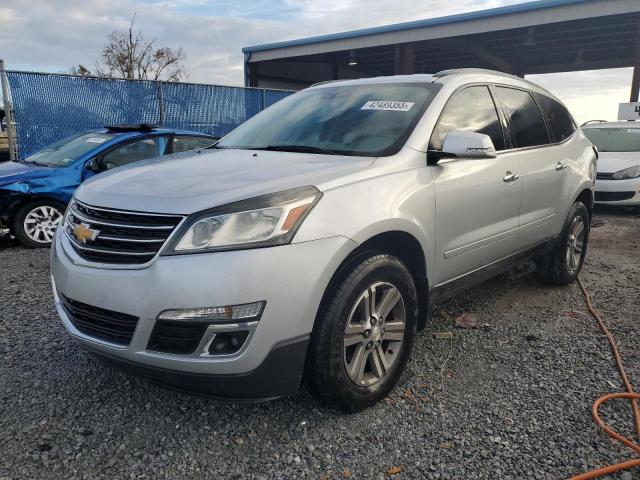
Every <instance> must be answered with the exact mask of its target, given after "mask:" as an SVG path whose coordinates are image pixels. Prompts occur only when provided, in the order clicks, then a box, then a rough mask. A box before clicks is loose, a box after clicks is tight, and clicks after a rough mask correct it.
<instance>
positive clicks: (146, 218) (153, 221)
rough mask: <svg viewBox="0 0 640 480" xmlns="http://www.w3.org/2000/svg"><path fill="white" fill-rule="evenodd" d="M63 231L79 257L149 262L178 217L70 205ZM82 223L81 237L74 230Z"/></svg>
mask: <svg viewBox="0 0 640 480" xmlns="http://www.w3.org/2000/svg"><path fill="white" fill-rule="evenodd" d="M69 208H70V210H69V215H68V217H67V225H66V228H65V231H66V233H67V237H68V238H69V240H70V242H71V244H72V246H73V248H74V250H75V251H76V252H77V253H78V255H80V256H81V257H82V258H84V259H86V260H90V261H93V262H97V263H114V264H126V265H141V264H144V263H147V262H149V261H150V260H151V259H153V257H155V255H156V254H157V253H158V251H159V250H160V248H162V246H163V245H164V243H165V242H166V240H167V238H169V235H171V233H172V232H173V230H174V229H175V228H176V226H177V225H178V224H179V223H180V221H181V220H182V218H183V217H182V216H180V215H165V214H154V213H142V212H129V211H123V210H112V209H105V208H99V207H91V206H89V205H85V204H83V203H80V202H78V201H75V200H74V201H73V202H72V203H71V205H70V207H69ZM79 226H82V229H83V230H84V232H83V231H80V232H79V233H85V234H86V235H85V238H84V239H83V238H78V236H77V235H76V233H74V229H75V228H76V227H79Z"/></svg>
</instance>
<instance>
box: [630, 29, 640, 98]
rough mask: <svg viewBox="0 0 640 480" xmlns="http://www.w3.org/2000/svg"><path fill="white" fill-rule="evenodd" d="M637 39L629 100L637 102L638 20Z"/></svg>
mask: <svg viewBox="0 0 640 480" xmlns="http://www.w3.org/2000/svg"><path fill="white" fill-rule="evenodd" d="M636 35H638V39H637V41H636V54H635V60H634V62H633V80H632V81H631V97H630V99H629V101H630V102H637V101H638V100H639V99H640V22H638V32H637V34H636Z"/></svg>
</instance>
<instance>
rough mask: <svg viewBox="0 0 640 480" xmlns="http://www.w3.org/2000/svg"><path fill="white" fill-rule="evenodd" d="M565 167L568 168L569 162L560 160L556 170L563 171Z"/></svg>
mask: <svg viewBox="0 0 640 480" xmlns="http://www.w3.org/2000/svg"><path fill="white" fill-rule="evenodd" d="M565 168H567V164H566V163H564V162H563V161H560V162H558V164H557V165H556V170H557V171H559V172H561V171H562V170H564V169H565Z"/></svg>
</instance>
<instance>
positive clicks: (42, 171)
mask: <svg viewBox="0 0 640 480" xmlns="http://www.w3.org/2000/svg"><path fill="white" fill-rule="evenodd" d="M54 171H55V169H54V168H48V167H38V166H36V165H33V166H32V165H27V164H24V163H19V162H3V163H0V187H2V186H3V185H9V184H10V183H14V182H17V181H28V180H34V179H36V178H43V177H48V176H49V175H51V174H52V173H53V172H54Z"/></svg>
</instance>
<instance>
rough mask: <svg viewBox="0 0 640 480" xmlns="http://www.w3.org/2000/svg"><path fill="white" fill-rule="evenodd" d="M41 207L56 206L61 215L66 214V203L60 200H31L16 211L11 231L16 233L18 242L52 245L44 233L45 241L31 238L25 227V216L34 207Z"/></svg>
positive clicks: (42, 246)
mask: <svg viewBox="0 0 640 480" xmlns="http://www.w3.org/2000/svg"><path fill="white" fill-rule="evenodd" d="M39 207H46V208H54V209H56V210H57V211H58V212H59V213H60V215H64V211H65V206H64V204H62V203H60V202H56V201H55V200H49V199H46V198H45V199H42V200H35V201H33V202H29V203H27V204H26V205H23V206H22V207H20V209H18V211H17V212H16V215H15V217H14V218H13V225H12V228H11V232H12V233H13V234H14V235H15V237H16V240H18V242H19V243H20V244H21V245H23V246H24V247H27V248H46V247H49V246H50V245H51V241H45V240H46V238H45V237H44V235H43V237H42V239H43V241H36V240H34V239H32V238H30V236H29V235H28V233H27V232H26V231H25V227H24V221H25V218H26V217H27V215H29V213H30V212H32V211H33V210H34V209H37V208H39Z"/></svg>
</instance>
